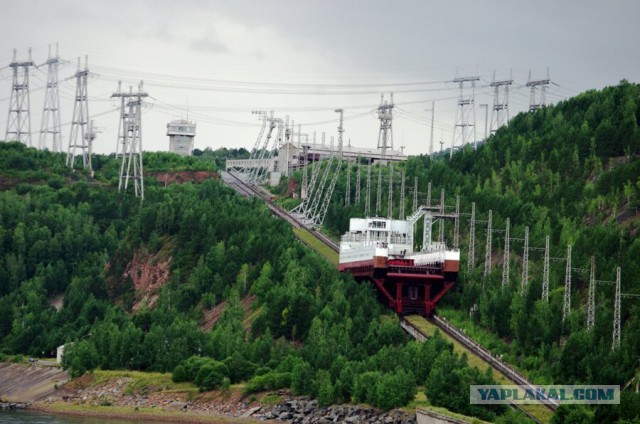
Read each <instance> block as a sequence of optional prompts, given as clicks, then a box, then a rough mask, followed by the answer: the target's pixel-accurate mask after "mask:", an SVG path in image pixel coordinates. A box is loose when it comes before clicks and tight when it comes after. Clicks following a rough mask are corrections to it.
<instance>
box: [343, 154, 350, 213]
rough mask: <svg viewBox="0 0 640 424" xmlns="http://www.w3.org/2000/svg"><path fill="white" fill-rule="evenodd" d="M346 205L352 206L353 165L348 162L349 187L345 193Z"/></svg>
mask: <svg viewBox="0 0 640 424" xmlns="http://www.w3.org/2000/svg"><path fill="white" fill-rule="evenodd" d="M344 205H345V206H347V207H348V206H351V163H349V161H348V160H347V186H346V187H345V191H344Z"/></svg>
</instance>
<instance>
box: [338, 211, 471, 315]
mask: <svg viewBox="0 0 640 424" xmlns="http://www.w3.org/2000/svg"><path fill="white" fill-rule="evenodd" d="M412 234H413V233H412V228H411V225H410V223H408V221H396V220H385V219H381V218H367V219H352V220H351V226H350V231H349V233H347V234H345V235H344V236H343V237H342V241H341V243H340V261H339V264H338V269H339V270H340V271H341V272H349V273H351V274H352V275H353V276H354V278H355V279H356V280H359V281H371V282H372V283H373V284H374V285H375V287H376V288H377V290H378V293H379V296H380V300H381V301H382V303H383V304H385V305H386V306H387V307H389V308H391V309H393V310H394V311H395V312H396V313H397V314H399V315H404V314H416V313H417V314H422V315H427V316H429V315H431V314H433V312H434V310H435V307H436V304H437V303H438V301H439V300H440V299H441V298H442V296H444V294H445V293H446V292H447V291H449V290H450V289H451V287H453V285H454V284H455V282H456V278H457V275H458V270H459V261H460V254H459V252H457V251H449V250H446V248H444V246H443V245H430V249H426V250H424V251H420V252H411V249H412V247H413V240H412V238H413V237H412Z"/></svg>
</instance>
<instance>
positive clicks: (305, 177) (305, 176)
mask: <svg viewBox="0 0 640 424" xmlns="http://www.w3.org/2000/svg"><path fill="white" fill-rule="evenodd" d="M308 150H309V146H308V145H306V144H305V145H304V146H302V156H303V159H302V166H303V167H304V168H303V169H302V189H301V192H304V197H303V198H307V197H308V196H309V170H308V169H307V156H308V153H307V152H308ZM300 197H302V196H300ZM347 206H349V205H347Z"/></svg>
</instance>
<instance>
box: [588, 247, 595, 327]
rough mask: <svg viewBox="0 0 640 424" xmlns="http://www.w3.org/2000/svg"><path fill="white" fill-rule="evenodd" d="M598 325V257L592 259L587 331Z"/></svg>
mask: <svg viewBox="0 0 640 424" xmlns="http://www.w3.org/2000/svg"><path fill="white" fill-rule="evenodd" d="M595 323H596V257H595V256H592V257H591V271H590V273H589V298H588V300H587V331H589V330H591V329H592V328H593V326H594V325H595Z"/></svg>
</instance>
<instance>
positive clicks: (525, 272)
mask: <svg viewBox="0 0 640 424" xmlns="http://www.w3.org/2000/svg"><path fill="white" fill-rule="evenodd" d="M527 284H529V227H528V226H526V227H524V249H523V252H522V283H521V285H520V294H521V295H523V296H524V294H525V291H526V290H527Z"/></svg>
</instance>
